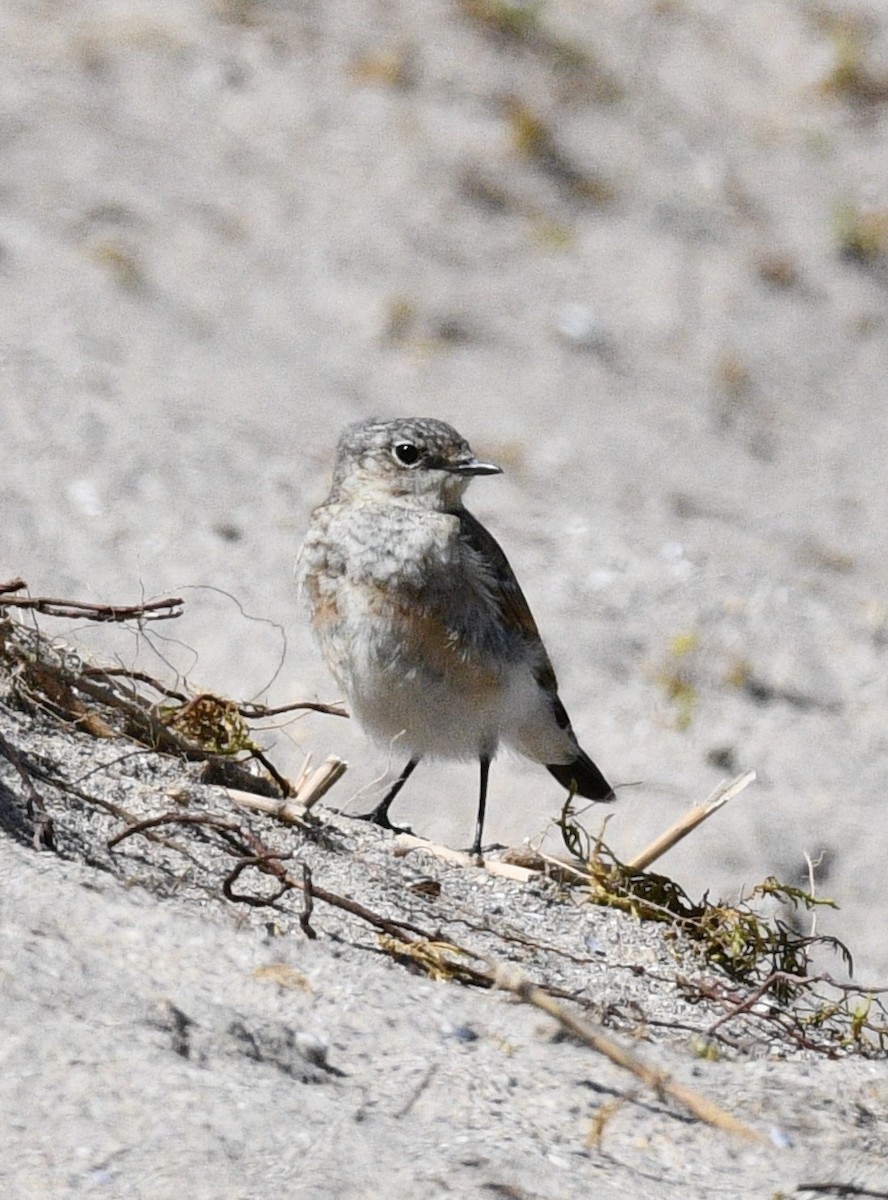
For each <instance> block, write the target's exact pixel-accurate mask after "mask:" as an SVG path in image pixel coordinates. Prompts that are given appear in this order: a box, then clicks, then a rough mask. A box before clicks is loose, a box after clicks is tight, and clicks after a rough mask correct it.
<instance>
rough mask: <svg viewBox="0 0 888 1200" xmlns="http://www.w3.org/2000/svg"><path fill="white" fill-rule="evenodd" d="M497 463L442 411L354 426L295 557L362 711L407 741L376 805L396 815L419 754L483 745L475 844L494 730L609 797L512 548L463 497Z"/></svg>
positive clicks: (377, 732)
mask: <svg viewBox="0 0 888 1200" xmlns="http://www.w3.org/2000/svg"><path fill="white" fill-rule="evenodd" d="M499 473H500V468H499V467H496V466H493V465H492V464H490V463H484V462H480V461H479V460H478V459H476V458H475V456H474V454H473V453H472V450H471V447H470V446H469V444H468V443H467V442H466V441H465V440H464V439H463V438H462V437H460V435H459V434H458V433H457V432H456V430H455V429H453V428H451V426H449V425H447V424H445V423H444V422H443V421H436V420H431V419H427V418H418V417H410V418H402V419H398V420H392V421H377V420H371V421H362V422H360V423H358V424H356V425H350V426H349V427H348V428H347V429H346V430H345V431H344V432H343V434H342V436H341V438H340V440H339V446H338V450H337V456H336V467H335V470H334V474H333V486H332V490H331V492H330V495H329V496H328V498H327V500H326V501H325V502H324V503H323V504H321V505H320V506H319V507H318V508H316V509H315V511H314V513H313V514H312V520H311V525H310V527H309V530H308V533H307V535H306V538H305V542H304V545H303V547H302V550H301V552H300V557H299V561H298V564H297V572H298V575H299V579H300V585H301V590H302V593H303V596H304V597H305V600H306V602H307V605H308V609H309V614H310V616H311V620H312V624H313V625H314V629H315V633H316V635H317V638H318V641H319V643H320V647H321V650H322V652H323V654H324V657H325V659H326V661H327V663H328V665H329V667H330V669H331V671H332V672H333V674H334V675H335V676H336V678H337V680H338V681H339V684H340V686H341V687H342V689H343V690H344V692H345V694H346V697H347V699H348V703H349V706H350V708H351V710H352V713H353V715H354V716H355V717H356V718H357V719H358V721H359V722H360V723H361V725H362V726H363V727H364V728H365V729H366V730H367V731H368V732H369V733H371V734H372V735H373V736H375V737H377V738H380V739H382V740H385V741H390V740H391V739H392V738H394V737H396V736H398V735H400V741H399V744H402V745H403V746H404V748H405V750H406V751H408V752H409V754H410V762H409V763H408V765H407V767H406V768H405V771H404V772H403V773H402V775H401V777H400V779H399V780H398V781H397V782H396V784H395V785H394V787H393V788H392V790H391V791H390V792H389V794H388V795H387V796H386V797H385V799H384V800H383V801H382V803H381V804H380V805H379V806H378V807H377V808H376V809H375V810H374V812H373V813H371V814H369V816H370V817H371V818H372V819H374V820H376V821H377V822H378V823H380V824H383V825H388V824H389V821H388V809H389V806H390V804H391V802H392V800H393V799H394V797H395V795H396V793H397V791H398V790H399V789H400V787H401V785H402V784H403V783H404V781H405V780H406V778H407V776H408V775H409V774H410V773H411V771H412V770H413V768H414V767H415V766H416V764H417V763H418V762H419V760H420V759H421V758H423V757H425V756H427V755H428V756H435V757H441V758H471V759H478V760H480V763H481V797H480V802H479V813H478V822H477V826H476V832H475V842H474V845H473V850H474V851H475V852H476V853H480V848H481V834H482V827H483V819H484V805H485V798H486V787H487V771H488V767H489V764H490V760H491V759H492V757H493V756H494V754H495V753H496V750H497V747H498V746H499V744H500V743H504V744H506V745H508V746H511V747H512V748H513V749H515V750H518V751H519V752H520V753H522V754H525V755H527V757H529V758H531V759H534V760H535V761H536V762H539V763H542V764H543V765H545V766H546V767H548V769H549V770H550V771H551V772H552V774H553V775H554V776H555V777H556V778H557V779H558V780H559V782H561V783H562V784H563V785H564V786H565V787H574V788H575V789H576V791H577V792H579V794H580V795H582V796H587V797H589V798H590V799H593V800H610V799H613V792H612V791H611V788H610V786H609V784H608V783H607V781H606V780H605V779H604V777H603V775H602V774H601V772H600V771H599V770H598V768H597V767H596V766H595V764H594V763H593V762H592V760H591V759H590V758H589V757H588V756H587V755H586V754H585V753H584V752H583V751H582V750H581V749H580V746H579V744H578V742H577V739H576V736H575V735H574V732H573V729H572V728H571V725H570V721H569V719H568V717H567V713H566V712H565V710H564V707H563V705H562V704H561V702H560V700H559V698H558V691H557V682H556V679H555V672H554V671H553V669H552V664H551V662H550V661H549V657H548V655H547V654H546V650H545V647H544V646H543V643H542V641H541V640H540V636H539V633H538V631H537V627H536V624H535V622H534V619H533V617H532V615H531V612H530V609H529V608H528V605H527V601H526V600H525V598H524V595H523V593H522V591H521V588H520V587H519V586H518V581H517V580H516V579H515V576H514V574H513V572H512V569H511V567H510V566H509V562H508V560H507V558H506V556H505V554H504V553H503V551H502V550H501V549H500V547H499V545H498V543H497V542H496V541H495V539H494V538H493V537H492V536H491V534H490V533H488V531H487V530H486V529H485V528H484V526H483V525H482V524H481V523H480V522H479V521H477V520H476V519H475V517H473V516H472V514H471V513H470V512H468V511H467V509H466V508H465V507H464V506H463V503H462V497H463V493H464V492H465V489H466V487H467V486H468V484H469V482H470V481H471V479H472V478H473V477H474V476H475V475H494V474H499Z"/></svg>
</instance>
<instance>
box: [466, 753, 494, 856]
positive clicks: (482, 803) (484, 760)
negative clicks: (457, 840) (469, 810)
mask: <svg viewBox="0 0 888 1200" xmlns="http://www.w3.org/2000/svg"><path fill="white" fill-rule="evenodd" d="M489 774H490V755H489V754H482V755H481V788H480V791H479V794H478V819H477V821H476V822H475V840H474V841H473V842H472V848H471V850H470V851H469V854H471V855H472V856H473V857H474V858H480V857H481V836H482V834H483V833H484V810H485V809H486V808H487V777H488V775H489Z"/></svg>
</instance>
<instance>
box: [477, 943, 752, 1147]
mask: <svg viewBox="0 0 888 1200" xmlns="http://www.w3.org/2000/svg"><path fill="white" fill-rule="evenodd" d="M491 977H492V979H493V981H494V983H495V984H496V986H497V987H499V988H503V989H504V990H505V991H509V992H512V993H513V994H514V995H516V996H518V998H519V999H520V1000H523V1001H524V1002H525V1004H532V1005H533V1006H534V1007H535V1008H539V1009H542V1011H543V1012H545V1013H548V1014H549V1016H551V1017H554V1018H555V1020H556V1021H557V1022H558V1023H559V1024H560V1025H561V1026H562V1027H563V1028H564V1029H566V1030H567V1031H568V1032H569V1033H571V1034H573V1036H574V1037H577V1038H579V1039H580V1041H582V1042H585V1044H586V1045H587V1046H589V1047H590V1048H591V1049H592V1050H595V1051H596V1052H597V1053H598V1054H602V1055H603V1056H604V1057H605V1058H607V1059H608V1060H609V1061H610V1062H612V1063H613V1064H614V1065H615V1066H618V1067H622V1068H623V1069H624V1070H626V1071H629V1072H630V1073H631V1074H632V1075H634V1076H635V1077H636V1079H640V1080H641V1081H642V1083H644V1084H646V1086H647V1087H649V1088H651V1089H652V1090H653V1091H654V1092H656V1093H657V1094H658V1095H664V1096H669V1097H671V1099H673V1100H675V1101H676V1102H677V1103H679V1104H681V1105H682V1106H683V1107H684V1108H686V1109H688V1110H689V1111H690V1112H692V1113H693V1114H694V1116H695V1117H698V1118H699V1119H700V1120H701V1121H705V1122H706V1124H707V1125H713V1126H715V1128H717V1129H723V1130H724V1131H725V1132H726V1133H733V1134H736V1135H737V1136H738V1137H742V1138H745V1139H746V1140H747V1141H752V1142H765V1141H766V1140H767V1139H766V1138H765V1137H764V1135H763V1134H761V1133H759V1132H757V1131H756V1130H755V1129H752V1128H751V1127H750V1126H749V1125H747V1124H745V1122H743V1121H740V1120H738V1118H737V1117H734V1116H732V1115H731V1113H729V1112H725V1110H724V1109H722V1108H719V1107H718V1105H717V1104H713V1103H712V1101H710V1100H707V1099H706V1098H705V1097H704V1096H701V1095H700V1094H699V1093H698V1092H694V1091H692V1090H691V1089H690V1088H687V1087H684V1085H683V1084H680V1083H675V1082H674V1081H673V1080H672V1079H670V1077H669V1076H668V1075H667V1074H666V1072H665V1071H661V1070H660V1069H659V1068H658V1067H652V1066H650V1065H649V1064H648V1063H646V1062H645V1061H644V1060H643V1059H641V1058H639V1057H638V1056H637V1055H636V1054H633V1053H632V1052H631V1051H630V1050H627V1049H626V1048H625V1047H624V1046H621V1045H620V1044H619V1042H616V1041H614V1039H613V1038H610V1037H608V1036H607V1035H606V1034H604V1033H602V1032H601V1030H599V1029H596V1028H595V1027H594V1026H592V1025H590V1024H588V1022H586V1021H583V1020H581V1019H580V1018H579V1017H576V1016H574V1014H573V1013H572V1012H570V1011H569V1010H568V1009H566V1008H565V1007H564V1006H563V1005H562V1004H559V1003H558V1002H557V1001H556V1000H554V999H553V998H552V997H551V996H550V995H548V994H547V992H545V991H544V990H543V989H542V988H541V987H539V986H537V984H534V983H531V982H530V980H529V979H526V978H525V977H524V976H522V975H521V974H520V973H518V972H516V971H515V970H514V968H512V967H507V966H505V965H502V964H493V965H492V966H491Z"/></svg>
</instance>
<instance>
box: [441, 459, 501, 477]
mask: <svg viewBox="0 0 888 1200" xmlns="http://www.w3.org/2000/svg"><path fill="white" fill-rule="evenodd" d="M447 470H448V471H452V472H453V474H454V475H502V473H503V469H502V467H498V466H496V464H495V463H486V462H481V461H480V459H477V458H470V459H468V460H467V461H466V462H460V463H454V464H453V465H452V466H450V467H448V468H447Z"/></svg>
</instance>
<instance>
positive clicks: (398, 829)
mask: <svg viewBox="0 0 888 1200" xmlns="http://www.w3.org/2000/svg"><path fill="white" fill-rule="evenodd" d="M345 815H346V816H349V817H351V818H352V819H353V820H355V821H369V822H370V823H371V824H373V825H378V826H379V828H380V829H390V830H391V831H392V833H409V834H410V835H411V837H414V836H415V834H414V833H413V830H412V829H411V828H410V826H409V825H393V824H392V822H391V821H390V820H389V816H388V813H387V812H380V811H379V809H378V808H374V809H373V811H372V812H368V813H346V814H345Z"/></svg>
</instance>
